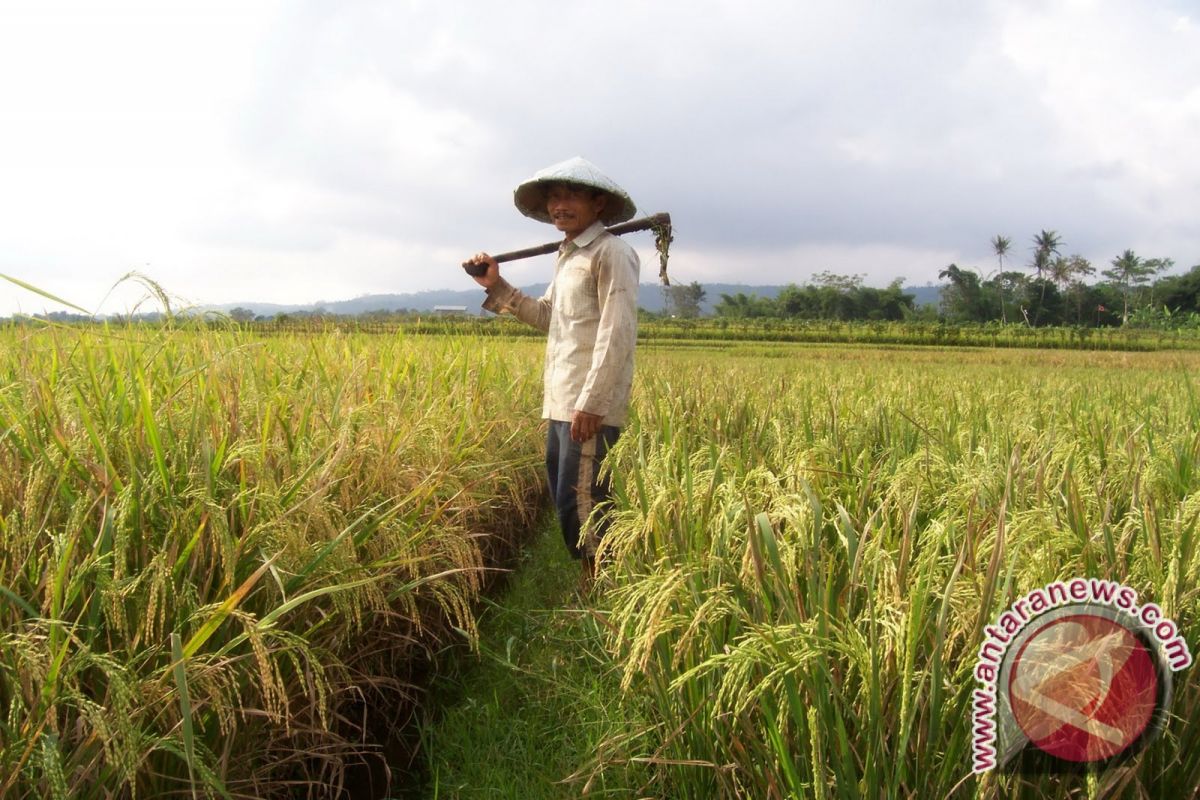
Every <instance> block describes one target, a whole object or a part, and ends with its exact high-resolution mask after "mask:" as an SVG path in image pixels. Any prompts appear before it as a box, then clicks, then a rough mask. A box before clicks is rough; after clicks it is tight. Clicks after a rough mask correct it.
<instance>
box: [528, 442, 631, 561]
mask: <svg viewBox="0 0 1200 800" xmlns="http://www.w3.org/2000/svg"><path fill="white" fill-rule="evenodd" d="M620 435H621V429H620V428H615V427H613V426H611V425H601V426H600V431H599V432H598V433H597V434H596V435H595V436H593V437H592V438H591V439H589V440H587V441H586V442H582V443H580V442H573V441H571V423H569V422H560V421H558V420H550V430H549V431H547V433H546V477H547V478H548V479H549V482H550V496H551V497H552V498H554V507H555V509H557V511H558V524H559V527H560V528H561V529H562V535H563V541H564V542H566V545H567V550H568V551H570V553H571V557H572V558H583V557H585V556H586V557H587V558H594V557H595V555H596V545H597V544H599V543H600V539H601V538H602V537H603V536H604V532H605V531H606V530H607V529H608V515H607V514H603V515H601V516H600V517H598V518H597V519H596V520H594V521H593V525H592V526H591V529H590V530H588V531H587V532H586V534H587V535H586V537H585V538H584V539H583V540H582V541H581V540H580V531H582V530H583V529H584V524H585V523H586V522H587V519H588V515H590V514H591V513H592V509H593V508H595V507H596V506H597V505H599V504H600V503H603V502H605V501H607V500H608V494H609V481H608V479H607V477H605V479H604V480H603V481H601V480H600V479H599V478H598V477H597V476H598V475H599V473H600V462H602V461H603V460H604V456H605V454H607V453H608V448H610V447H612V445H613V443H614V442H616V441H617V437H618V436H620Z"/></svg>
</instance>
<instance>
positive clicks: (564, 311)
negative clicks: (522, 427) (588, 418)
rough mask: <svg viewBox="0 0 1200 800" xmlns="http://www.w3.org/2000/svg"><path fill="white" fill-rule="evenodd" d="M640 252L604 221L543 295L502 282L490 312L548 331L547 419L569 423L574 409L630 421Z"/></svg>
mask: <svg viewBox="0 0 1200 800" xmlns="http://www.w3.org/2000/svg"><path fill="white" fill-rule="evenodd" d="M640 268H641V264H640V262H639V261H638V257H637V253H635V252H634V250H633V248H632V247H630V246H629V245H628V244H626V243H625V242H623V241H621V239H620V237H617V236H613V235H612V234H611V233H609V232H608V231H607V230H605V229H604V225H602V224H601V223H600V222H595V223H593V224H592V225H591V226H590V227H588V228H587V229H586V230H584V231H583V232H582V233H580V234H579V235H578V236H576V237H575V238H574V239H573V240H571V241H570V242H564V243H563V245H562V247H560V248H559V250H558V261H557V263H556V264H555V267H554V280H552V281H551V282H550V286H549V288H547V289H546V293H545V294H544V295H542V297H540V298H534V297H530V296H529V295H526V294H525V293H524V292H522V291H521V290H520V289H517V288H515V287H513V286H512V285H510V284H509V283H508V282H507V281H505V280H504V279H503V278H501V279H500V280H499V281H498V282H497V284H496V285H495V286H493V287H492V288H491V289H489V290H488V293H487V299H486V300H484V302H483V307H484V309H486V310H488V311H491V312H494V313H496V314H499V313H501V312H502V311H507V312H509V313H511V314H513V315H514V316H515V317H516V318H517V319H519V320H521V321H522V322H526V323H528V324H530V325H533V326H534V327H536V328H539V329H541V330H543V331H546V333H547V334H548V337H547V340H546V364H545V371H544V377H545V390H544V395H543V398H544V399H543V402H542V416H543V417H544V418H546V419H553V420H562V421H566V422H569V421H570V420H571V415H572V413H573V412H574V411H576V410H579V411H586V412H588V413H589V414H598V415H600V416H602V417H603V418H604V419H603V422H602V424H604V425H616V426H620V425H623V424H625V420H626V418H627V417H628V414H629V392H630V389H631V387H632V386H633V349H634V345H635V344H636V343H637V291H638V272H639V270H640Z"/></svg>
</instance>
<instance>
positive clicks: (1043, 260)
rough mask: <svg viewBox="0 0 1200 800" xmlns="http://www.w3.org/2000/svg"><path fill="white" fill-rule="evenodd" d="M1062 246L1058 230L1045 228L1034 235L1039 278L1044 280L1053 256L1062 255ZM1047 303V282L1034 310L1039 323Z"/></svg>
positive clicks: (1035, 258) (1035, 267)
mask: <svg viewBox="0 0 1200 800" xmlns="http://www.w3.org/2000/svg"><path fill="white" fill-rule="evenodd" d="M1061 246H1062V237H1061V236H1059V235H1058V231H1048V230H1046V229H1045V228H1043V229H1042V232H1041V233H1039V234H1038V235H1037V236H1034V237H1033V268H1034V269H1035V270H1037V279H1038V281H1042V279H1043V277H1044V273H1045V272H1046V270H1048V269H1050V267H1051V261H1052V256H1058V255H1062V254H1061V253H1060V252H1059V250H1058V248H1060V247H1061ZM1045 304H1046V284H1045V283H1042V293H1041V297H1040V298H1039V299H1038V308H1037V311H1036V312H1034V315H1033V321H1034V324H1037V321H1038V318H1039V317H1040V316H1041V315H1042V306H1044V305H1045Z"/></svg>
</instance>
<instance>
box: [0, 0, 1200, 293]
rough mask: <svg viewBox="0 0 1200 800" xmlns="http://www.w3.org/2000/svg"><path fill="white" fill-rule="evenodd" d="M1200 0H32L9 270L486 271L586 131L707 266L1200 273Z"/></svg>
mask: <svg viewBox="0 0 1200 800" xmlns="http://www.w3.org/2000/svg"><path fill="white" fill-rule="evenodd" d="M1190 14H1191V10H1190V9H1189V8H1188V7H1187V6H1186V5H1183V4H1180V3H1178V2H1173V0H1156V1H1155V2H1152V3H1145V4H1138V5H1129V4H1125V3H1119V2H1117V1H1116V0H1087V1H1086V2H1083V1H1082V0H1081V1H1079V2H1072V1H1069V0H1062V1H1060V2H1049V3H1042V2H1038V3H1034V2H1018V3H1010V2H999V0H994V1H993V2H987V3H982V4H946V3H939V2H932V1H929V2H916V3H909V4H902V5H890V6H889V5H882V6H881V5H879V4H875V3H865V2H832V0H830V1H829V2H819V3H804V4H782V3H777V2H767V0H756V2H749V3H736V4H735V3H732V2H716V1H715V0H713V1H710V2H700V3H681V2H680V3H674V2H672V3H666V4H645V3H640V2H633V0H617V2H614V3H610V4H609V5H608V6H606V7H605V13H603V14H598V13H596V11H595V9H592V8H590V7H585V6H565V7H555V8H554V9H553V10H552V11H551V10H549V9H548V8H547V7H546V6H545V5H544V4H540V3H535V2H532V1H531V0H523V1H521V2H514V3H511V4H506V5H505V6H503V7H500V6H495V7H493V6H485V5H475V6H472V7H471V13H469V14H464V13H463V9H462V7H461V6H457V5H455V4H447V3H433V2H410V3H395V2H390V1H389V2H383V0H366V1H364V2H357V3H354V4H336V5H335V4H283V3H253V4H245V3H236V2H230V0H222V1H221V2H214V1H213V0H209V2H205V3H199V2H191V1H190V0H189V1H188V2H170V3H156V2H148V1H147V2H121V3H107V4H105V5H104V7H103V8H102V9H100V8H99V7H97V6H95V5H94V4H92V3H87V2H82V0H80V2H73V3H71V2H58V1H55V2H43V3H32V2H19V3H11V2H10V3H8V4H6V5H5V6H3V7H2V10H0V97H3V98H4V103H3V104H0V178H2V180H0V271H3V272H8V273H13V274H17V275H20V276H21V277H23V278H25V279H27V280H30V281H31V282H34V283H38V284H39V285H44V286H45V287H46V288H47V289H50V290H51V291H55V292H56V293H59V294H62V295H63V296H66V297H70V298H72V299H77V301H79V302H81V304H83V305H90V304H92V303H94V302H98V301H99V298H100V297H101V296H103V294H104V292H105V290H106V289H107V288H108V286H109V285H110V284H111V283H112V281H113V280H115V278H116V277H118V276H119V275H121V274H124V273H125V272H126V271H128V270H129V269H133V268H138V269H143V270H146V271H148V272H150V274H152V275H154V276H155V277H157V278H159V279H160V280H161V281H162V282H163V283H164V284H166V285H168V286H169V287H170V288H173V289H174V290H175V291H176V292H178V293H179V294H183V295H185V296H188V297H189V298H191V299H194V300H197V301H201V302H218V301H238V300H242V301H245V300H251V299H260V300H264V301H269V300H276V301H284V300H288V301H303V300H313V299H327V300H331V299H337V298H338V297H343V296H353V295H354V294H360V293H363V292H376V291H379V292H382V291H408V290H418V289H426V288H437V287H442V286H469V285H470V284H469V283H463V282H462V276H461V274H460V273H459V272H456V271H455V266H454V265H456V264H457V263H458V261H459V260H461V258H462V257H464V256H466V255H468V254H470V253H473V252H475V251H476V250H479V249H485V248H486V249H491V250H494V251H498V250H505V249H511V248H515V247H521V246H525V245H529V244H534V243H538V242H541V241H543V240H546V239H548V238H553V231H552V230H551V229H550V228H548V227H546V226H541V225H538V224H537V223H533V222H530V221H528V220H525V219H524V218H522V217H520V216H519V215H518V214H517V213H516V212H515V210H514V209H513V208H512V206H511V199H510V192H511V189H512V187H513V185H515V184H516V183H517V182H518V181H519V180H521V179H522V178H523V177H525V176H526V175H528V174H529V173H530V172H532V171H533V170H534V169H536V168H538V167H540V166H544V165H545V164H547V163H550V162H553V161H556V160H559V159H562V158H565V157H568V156H571V155H575V154H581V155H585V156H587V157H589V158H591V159H592V160H594V161H596V162H597V163H598V164H600V165H601V166H602V167H603V168H604V169H606V170H607V171H609V172H610V174H611V175H612V176H613V177H614V178H616V179H617V180H618V181H619V182H621V183H622V184H623V185H624V186H625V187H626V188H627V189H629V190H630V192H631V193H632V194H633V196H634V198H635V200H637V201H638V202H639V203H640V204H641V208H642V210H644V211H646V212H650V211H659V210H667V211H670V212H671V213H672V215H673V216H674V218H675V220H676V225H677V242H676V252H677V260H678V265H679V269H680V271H681V274H684V275H685V279H690V278H686V273H688V272H689V271H694V274H695V275H697V276H699V277H698V279H702V280H711V281H721V280H728V281H735V280H741V279H743V278H744V277H745V276H748V275H762V276H764V277H763V280H764V281H769V282H786V281H788V280H804V279H806V278H807V277H808V276H810V275H811V274H812V273H813V272H816V271H820V270H824V269H832V270H835V271H842V272H853V273H866V274H867V275H868V276H869V280H872V281H875V282H880V283H882V282H885V281H887V280H890V279H891V278H892V277H896V276H897V275H905V276H907V277H908V278H910V279H911V280H913V281H916V282H924V281H928V280H935V279H936V274H937V272H938V271H939V270H940V269H942V268H944V266H945V265H946V264H947V263H949V262H950V261H956V262H957V263H960V264H965V265H972V264H978V265H981V266H982V265H987V264H989V263H990V261H991V256H990V250H989V248H988V246H987V242H988V240H989V239H990V238H991V237H992V236H994V235H996V234H997V233H1002V234H1005V235H1008V236H1011V237H1012V238H1013V240H1014V242H1015V244H1016V247H1015V249H1016V251H1017V254H1016V255H1017V260H1018V261H1020V260H1021V259H1023V258H1024V255H1025V254H1024V252H1023V251H1022V248H1023V247H1025V246H1026V245H1027V243H1028V240H1029V238H1030V237H1032V235H1033V234H1034V233H1036V231H1037V230H1039V229H1041V228H1052V229H1056V230H1058V231H1059V232H1060V233H1061V234H1062V235H1063V237H1064V239H1065V240H1066V242H1067V245H1068V249H1069V250H1070V251H1072V252H1081V253H1083V254H1084V255H1087V256H1088V257H1090V258H1092V259H1093V260H1094V261H1097V262H1103V261H1107V259H1108V258H1110V257H1111V256H1112V255H1113V254H1115V253H1116V252H1118V251H1119V250H1121V249H1124V248H1125V247H1133V248H1134V249H1136V250H1138V251H1139V252H1141V253H1144V254H1146V255H1169V256H1173V257H1175V258H1176V260H1177V261H1178V262H1179V263H1180V264H1181V265H1186V266H1190V265H1191V264H1192V263H1195V262H1196V261H1200V222H1197V221H1196V219H1195V216H1194V213H1193V206H1194V199H1195V196H1196V189H1197V187H1200V150H1197V149H1196V148H1195V147H1194V143H1193V140H1194V138H1195V131H1196V130H1197V129H1198V128H1200V77H1198V76H1200V29H1198V28H1197V26H1196V25H1195V23H1194V21H1193V20H1192V18H1191V16H1190ZM147 265H149V266H147ZM511 270H512V274H513V275H514V276H515V277H516V278H517V279H518V280H522V281H528V282H533V281H536V280H540V279H544V278H545V277H546V275H547V274H548V271H549V270H548V268H547V266H546V265H545V264H543V263H526V264H520V265H513V266H512V267H511ZM647 270H648V272H647V274H649V275H651V276H652V275H653V274H654V273H656V272H657V268H656V267H653V269H651V267H649V266H648V267H647ZM18 297H19V298H20V302H22V303H26V304H28V303H30V302H34V303H40V302H42V301H40V300H38V299H36V298H30V297H29V296H28V295H24V294H22V293H19V292H16V290H12V289H10V288H7V287H0V314H3V313H7V312H8V311H10V310H11V309H12V308H13V305H14V303H15V302H17V301H18ZM26 309H27V310H29V306H28V305H26Z"/></svg>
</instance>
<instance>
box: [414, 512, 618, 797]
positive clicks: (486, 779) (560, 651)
mask: <svg viewBox="0 0 1200 800" xmlns="http://www.w3.org/2000/svg"><path fill="white" fill-rule="evenodd" d="M578 577H579V566H578V564H577V562H575V561H572V560H571V559H570V557H569V556H568V555H567V553H566V549H565V547H564V546H563V543H562V537H561V535H560V534H559V532H558V528H557V524H556V523H555V521H554V519H553V516H552V515H547V516H546V518H545V519H544V520H543V523H542V525H541V526H540V529H539V531H538V533H537V534H536V535H535V537H534V539H533V540H532V541H531V542H530V543H529V545H528V546H527V547H526V549H525V550H524V551H523V552H522V553H521V555H520V556H519V558H518V560H517V563H515V564H514V565H513V572H512V574H511V576H510V578H509V579H508V585H507V586H504V587H502V588H501V589H500V591H499V592H498V593H497V594H496V596H495V597H494V598H493V599H490V600H485V601H484V603H485V605H484V607H483V608H482V609H481V611H480V618H479V632H480V640H479V654H478V655H474V654H467V653H464V655H463V657H462V658H460V659H457V660H456V661H457V665H456V666H455V665H451V668H450V669H448V670H447V671H446V672H445V673H444V674H443V675H440V676H439V677H438V679H437V681H436V683H435V686H434V688H433V692H432V695H431V697H430V702H429V704H428V707H429V708H431V709H433V712H432V713H433V714H434V715H435V716H434V718H433V719H432V720H431V721H430V722H429V723H428V724H427V726H426V728H425V731H424V735H423V737H422V738H423V741H422V749H423V751H424V753H425V756H426V759H427V765H428V775H429V784H430V786H429V791H428V796H430V797H437V798H522V800H538V799H539V798H567V797H580V796H584V795H586V796H588V797H623V798H625V797H636V796H637V792H636V787H637V786H638V785H639V784H640V783H642V781H641V780H638V777H639V773H640V772H641V768H639V767H638V766H636V765H628V766H622V765H616V766H614V765H612V764H606V765H605V769H604V773H603V776H600V775H599V770H596V769H595V767H596V766H597V765H598V764H600V763H602V762H603V761H604V756H603V754H602V752H601V748H602V743H603V742H604V741H606V740H608V739H611V738H613V737H618V736H620V735H621V734H622V732H624V731H628V730H629V729H630V727H629V721H628V720H626V719H625V718H624V717H623V716H622V712H621V711H620V709H619V706H620V704H618V703H617V702H615V699H616V698H615V693H616V692H617V691H618V689H619V687H618V684H619V678H620V676H619V674H614V673H613V672H612V668H611V666H610V664H611V662H610V661H609V659H608V657H607V656H606V655H605V653H604V650H603V646H602V636H601V631H600V625H601V623H599V622H598V621H597V620H596V619H595V617H594V616H593V614H592V612H591V611H590V610H589V606H590V605H594V601H593V602H592V603H584V602H583V601H581V600H580V598H579V597H578V595H577V594H576V589H575V587H576V584H577V582H578ZM593 773H595V774H596V775H597V777H596V778H595V779H594V780H591V781H590V783H589V777H590V776H591V775H592V774H593Z"/></svg>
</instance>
